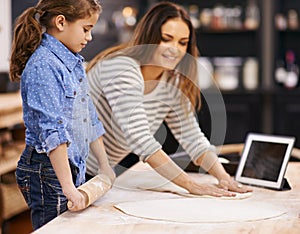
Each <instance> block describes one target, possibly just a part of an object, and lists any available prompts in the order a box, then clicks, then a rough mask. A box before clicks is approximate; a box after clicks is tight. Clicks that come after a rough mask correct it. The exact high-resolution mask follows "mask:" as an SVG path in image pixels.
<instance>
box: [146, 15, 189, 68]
mask: <svg viewBox="0 0 300 234" xmlns="http://www.w3.org/2000/svg"><path fill="white" fill-rule="evenodd" d="M189 36H190V30H189V27H188V25H187V24H186V23H185V22H184V21H183V20H182V19H180V18H173V19H170V20H168V21H167V22H166V23H164V24H163V25H162V27H161V38H162V39H161V42H160V43H159V46H158V47H157V49H156V50H155V52H154V54H153V58H152V61H151V63H152V64H153V65H158V66H161V67H163V68H164V69H170V70H173V69H174V68H175V67H176V65H177V64H178V63H179V62H180V60H181V59H182V58H183V56H184V55H185V53H186V51H187V47H188V42H189Z"/></svg>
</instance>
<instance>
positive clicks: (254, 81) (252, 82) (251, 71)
mask: <svg viewBox="0 0 300 234" xmlns="http://www.w3.org/2000/svg"><path fill="white" fill-rule="evenodd" d="M243 85H244V88H245V89H247V90H255V89H257V88H258V62H257V59H256V58H252V57H249V58H246V60H245V62H244V67H243Z"/></svg>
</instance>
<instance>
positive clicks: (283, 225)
mask: <svg viewBox="0 0 300 234" xmlns="http://www.w3.org/2000/svg"><path fill="white" fill-rule="evenodd" d="M191 175H192V176H194V177H198V176H201V179H203V178H204V176H203V175H199V174H196V173H195V174H191ZM299 175H300V163H299V162H291V163H289V165H288V169H287V173H286V177H287V179H288V181H289V183H290V185H291V186H292V190H289V191H274V190H269V189H264V188H258V187H253V189H254V193H253V195H252V197H250V198H248V199H254V200H256V201H264V202H266V203H268V204H273V205H280V206H281V207H282V206H283V207H285V208H286V210H287V213H286V214H284V215H282V216H280V217H277V218H272V219H267V220H261V221H252V222H230V223H175V222H167V221H155V220H147V219H143V218H137V217H132V216H129V215H126V214H124V213H122V212H120V211H119V210H117V209H115V208H114V207H113V205H114V204H116V203H119V202H124V201H137V200H138V201H141V200H148V199H164V198H174V197H178V195H175V194H171V193H161V192H153V191H141V190H126V189H122V188H118V187H115V186H114V187H113V188H112V189H111V190H110V191H109V192H108V193H107V194H106V195H105V196H104V197H102V198H100V199H98V200H97V201H96V202H95V203H94V204H93V205H92V206H90V207H89V208H87V209H86V210H84V211H80V212H75V213H74V212H73V213H72V212H69V211H67V212H65V213H64V214H62V215H60V216H58V217H57V218H56V219H54V220H52V221H51V222H49V223H48V224H46V225H44V226H43V227H41V228H40V229H38V230H37V231H35V232H34V233H35V234H44V233H45V234H49V233H55V234H59V233H63V234H68V233H70V234H71V233H72V234H77V233H78V234H82V233H84V234H89V233H110V234H117V233H118V234H126V233H130V234H135V233H138V234H140V233H149V234H150V233H151V234H152V233H159V234H163V233H170V234H171V233H172V234H176V233H178V234H182V233H185V234H190V233H213V234H216V233H222V234H224V233H225V234H227V233H230V234H232V233H239V234H240V233H262V234H267V233H272V234H275V233H280V234H281V233H299V232H300V219H299V217H298V215H299V213H300V179H299ZM121 176H122V175H121ZM205 177H206V179H207V180H208V181H209V180H212V179H214V178H213V177H211V176H210V175H205ZM224 212H226V211H224Z"/></svg>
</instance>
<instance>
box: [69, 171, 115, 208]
mask: <svg viewBox="0 0 300 234" xmlns="http://www.w3.org/2000/svg"><path fill="white" fill-rule="evenodd" d="M111 186H112V184H111V181H110V179H109V177H108V176H107V175H104V174H99V175H96V176H94V177H93V178H92V179H90V180H89V181H87V182H86V183H84V184H82V185H80V186H79V187H78V188H77V189H78V190H79V191H80V192H81V193H82V194H83V196H84V199H85V208H86V207H88V206H89V205H91V204H92V203H93V202H94V201H96V200H97V199H98V198H100V197H101V196H103V195H104V194H105V193H106V192H107V191H108V190H109V189H110V188H111ZM72 205H73V204H72V202H71V201H68V203H67V206H68V208H71V207H72Z"/></svg>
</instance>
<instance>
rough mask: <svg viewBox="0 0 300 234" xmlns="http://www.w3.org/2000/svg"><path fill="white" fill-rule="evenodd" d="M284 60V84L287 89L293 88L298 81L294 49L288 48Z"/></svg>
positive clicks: (297, 67)
mask: <svg viewBox="0 0 300 234" xmlns="http://www.w3.org/2000/svg"><path fill="white" fill-rule="evenodd" d="M285 60H286V71H287V74H286V79H285V82H284V85H285V87H286V88H288V89H292V88H295V87H296V86H297V85H298V81H299V66H298V64H297V63H296V56H295V53H294V51H292V50H288V51H286V53H285Z"/></svg>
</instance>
